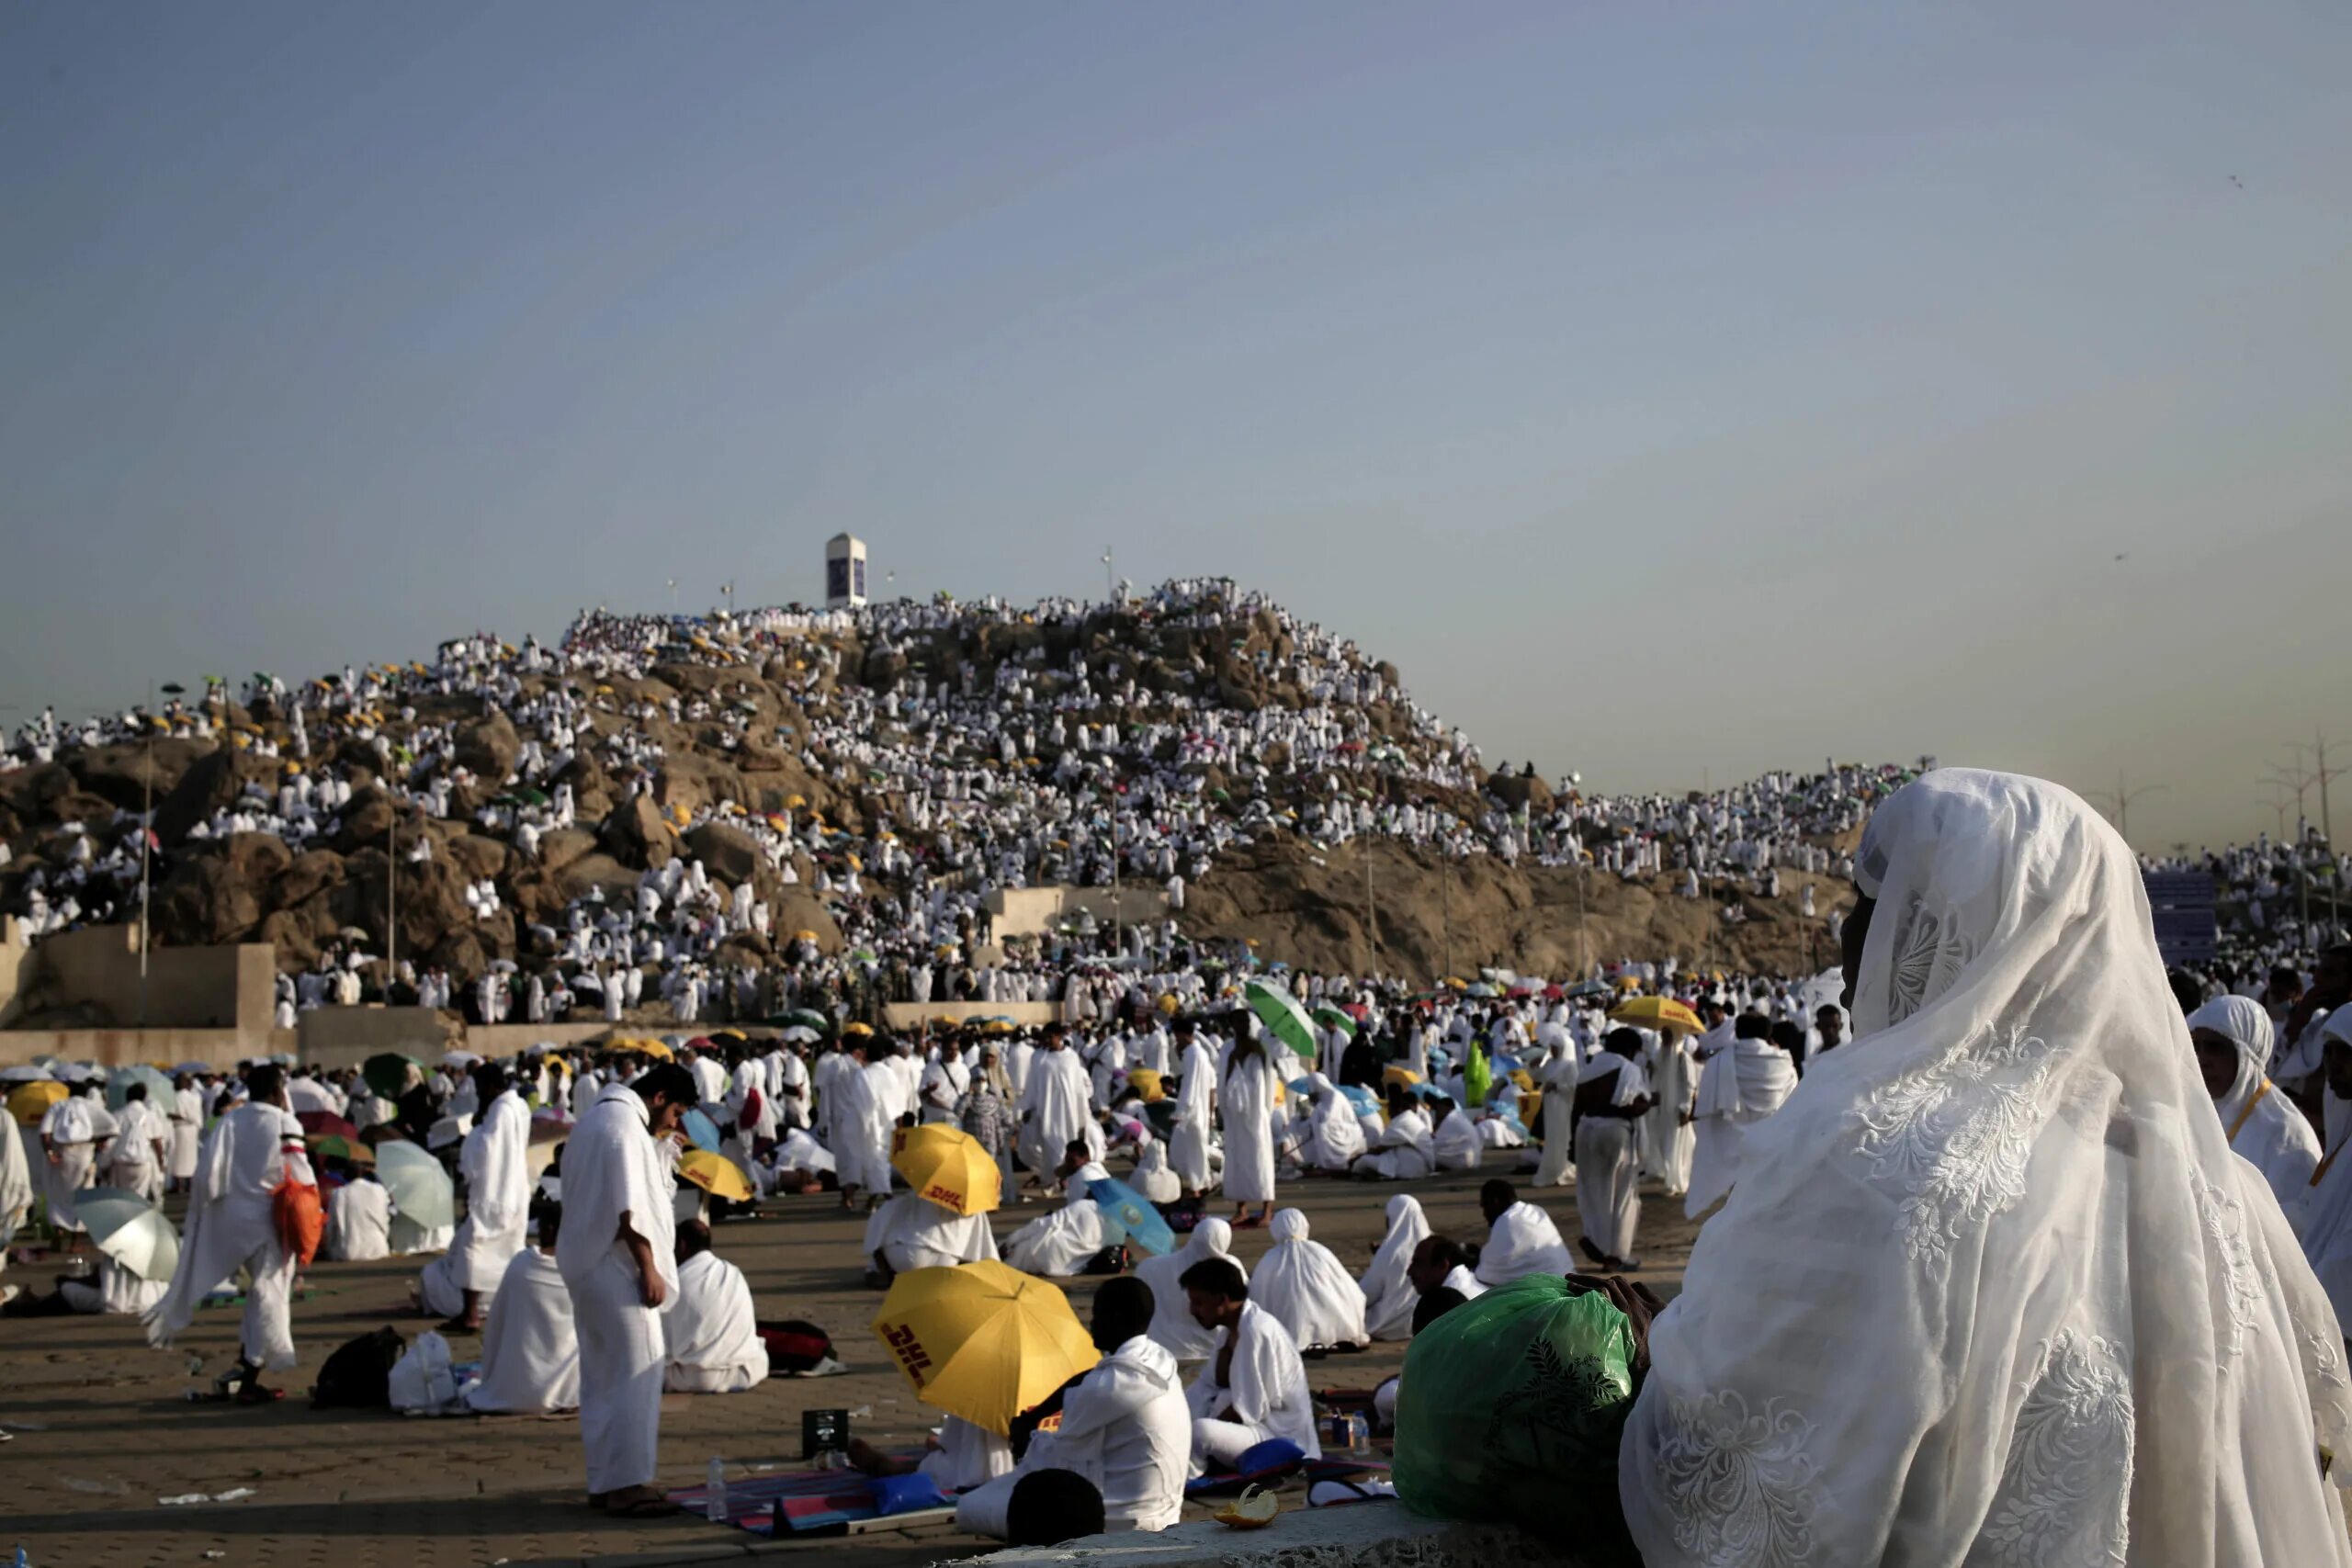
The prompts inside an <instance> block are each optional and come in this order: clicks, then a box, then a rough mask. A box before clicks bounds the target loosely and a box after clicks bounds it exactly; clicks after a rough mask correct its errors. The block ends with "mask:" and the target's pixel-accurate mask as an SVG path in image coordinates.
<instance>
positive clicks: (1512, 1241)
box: [1476, 1181, 1576, 1287]
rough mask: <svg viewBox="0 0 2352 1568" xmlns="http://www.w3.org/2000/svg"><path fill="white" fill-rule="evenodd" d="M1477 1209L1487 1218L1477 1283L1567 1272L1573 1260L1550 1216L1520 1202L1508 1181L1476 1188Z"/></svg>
mask: <svg viewBox="0 0 2352 1568" xmlns="http://www.w3.org/2000/svg"><path fill="white" fill-rule="evenodd" d="M1478 1212H1479V1213H1482V1214H1484V1215H1486V1217H1487V1245H1486V1246H1485V1247H1482V1248H1480V1249H1479V1252H1478V1268H1477V1270H1476V1272H1477V1276H1478V1282H1479V1283H1480V1284H1482V1285H1487V1286H1490V1287H1491V1286H1495V1285H1508V1284H1510V1282H1511V1281H1512V1280H1521V1279H1525V1278H1526V1277H1527V1276H1528V1275H1530V1274H1563V1275H1565V1274H1568V1273H1572V1272H1574V1271H1575V1269H1576V1260H1575V1259H1574V1258H1570V1257H1569V1256H1568V1244H1567V1243H1566V1242H1565V1241H1563V1240H1561V1239H1560V1227H1559V1226H1558V1225H1556V1224H1553V1223H1552V1216H1551V1215H1549V1214H1547V1213H1544V1211H1543V1210H1541V1209H1539V1208H1537V1207H1536V1206H1535V1205H1534V1204H1532V1203H1525V1202H1521V1201H1520V1196H1519V1194H1518V1192H1517V1191H1515V1190H1512V1187H1511V1184H1510V1182H1508V1181H1489V1182H1487V1184H1486V1186H1484V1187H1482V1188H1480V1189H1479V1190H1478Z"/></svg>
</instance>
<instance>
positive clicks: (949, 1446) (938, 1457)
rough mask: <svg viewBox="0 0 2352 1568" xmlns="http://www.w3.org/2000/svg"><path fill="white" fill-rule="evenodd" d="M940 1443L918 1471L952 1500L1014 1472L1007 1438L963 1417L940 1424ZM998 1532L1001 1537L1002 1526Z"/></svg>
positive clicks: (925, 1457)
mask: <svg viewBox="0 0 2352 1568" xmlns="http://www.w3.org/2000/svg"><path fill="white" fill-rule="evenodd" d="M938 1442H939V1446H938V1447H937V1448H935V1449H933V1450H931V1451H930V1452H929V1453H927V1454H925V1455H923V1456H922V1463H921V1464H920V1465H918V1466H916V1468H917V1469H918V1470H920V1471H922V1473H923V1474H925V1475H928V1476H930V1477H931V1480H932V1484H933V1485H934V1486H936V1487H938V1488H939V1489H940V1491H942V1492H944V1493H945V1494H946V1495H949V1496H951V1497H952V1496H954V1495H956V1493H958V1492H965V1491H968V1490H970V1489H971V1488H973V1487H975V1486H982V1485H985V1484H987V1483H989V1482H990V1481H993V1480H995V1479H996V1478H997V1477H998V1476H1000V1475H1009V1474H1011V1473H1012V1444H1011V1443H1010V1442H1008V1441H1006V1439H1005V1438H1004V1437H1003V1435H1002V1434H1001V1433H997V1432H991V1431H989V1429H988V1428H987V1427H975V1426H973V1425H972V1424H971V1423H970V1422H969V1421H967V1420H965V1419H964V1418H963V1417H962V1416H948V1417H947V1418H946V1419H945V1420H944V1421H942V1422H941V1423H940V1424H939V1438H938ZM1010 1495H1011V1492H1010V1488H1008V1489H1007V1496H1008V1497H1010ZM958 1506H959V1507H960V1506H961V1505H960V1504H959V1505H958ZM996 1533H997V1534H998V1535H1000V1536H1001V1535H1002V1534H1003V1533H1004V1531H1003V1529H1002V1527H1001V1526H1000V1527H999V1529H998V1530H997V1532H996Z"/></svg>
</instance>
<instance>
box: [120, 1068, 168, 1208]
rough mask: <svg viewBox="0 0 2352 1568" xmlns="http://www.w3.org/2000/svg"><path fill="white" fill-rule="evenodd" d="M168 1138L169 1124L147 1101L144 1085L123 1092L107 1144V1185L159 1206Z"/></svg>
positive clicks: (134, 1086) (133, 1086) (162, 1195)
mask: <svg viewBox="0 0 2352 1568" xmlns="http://www.w3.org/2000/svg"><path fill="white" fill-rule="evenodd" d="M171 1139H172V1133H171V1123H170V1122H166V1121H165V1120H164V1117H163V1115H162V1114H161V1113H160V1112H159V1111H156V1109H155V1108H154V1107H153V1106H152V1105H150V1104H149V1103H148V1102H147V1086H146V1085H145V1084H143V1083H135V1084H132V1085H131V1086H130V1089H126V1090H125V1091H124V1092H123V1101H122V1109H121V1110H120V1111H116V1112H115V1132H114V1141H113V1142H112V1143H110V1144H108V1145H107V1158H106V1181H107V1186H109V1187H116V1188H119V1189H121V1190H123V1191H125V1192H129V1193H131V1194H133V1195H134V1196H137V1197H141V1198H144V1199H146V1200H147V1201H149V1202H150V1203H157V1204H160V1203H162V1202H163V1201H164V1169H165V1168H166V1167H167V1165H168V1164H169V1162H170V1159H171Z"/></svg>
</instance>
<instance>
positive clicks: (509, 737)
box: [456, 708, 523, 785]
mask: <svg viewBox="0 0 2352 1568" xmlns="http://www.w3.org/2000/svg"><path fill="white" fill-rule="evenodd" d="M456 740H457V746H456V752H457V759H458V766H459V767H461V768H469V769H471V770H472V771H473V772H475V773H479V774H481V776H482V777H483V778H484V779H487V780H488V781H490V783H491V784H493V785H499V784H504V783H505V782H506V776H507V775H508V774H509V773H513V772H514V771H515V759H516V758H517V757H520V756H521V755H522V754H523V738H522V737H521V736H519V735H517V734H515V726H514V724H513V722H512V721H510V720H509V719H508V718H507V716H506V715H505V712H504V711H503V709H499V708H492V710H491V711H490V712H489V713H487V714H484V715H483V716H481V717H480V718H477V719H475V720H473V721H472V722H471V723H469V724H463V725H459V726H458V733H457V736H456Z"/></svg>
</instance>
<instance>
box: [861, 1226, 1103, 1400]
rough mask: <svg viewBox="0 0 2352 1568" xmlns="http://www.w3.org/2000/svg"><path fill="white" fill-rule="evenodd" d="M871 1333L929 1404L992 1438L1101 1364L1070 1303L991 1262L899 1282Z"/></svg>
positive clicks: (920, 1272) (910, 1274) (915, 1273)
mask: <svg viewBox="0 0 2352 1568" xmlns="http://www.w3.org/2000/svg"><path fill="white" fill-rule="evenodd" d="M874 1332H875V1334H876V1336H878V1337H880V1339H881V1341H882V1343H883V1344H884V1345H885V1346H886V1347H888V1349H889V1351H890V1356H891V1359H894V1360H895V1361H897V1362H898V1364H899V1371H901V1372H903V1373H905V1374H906V1379H907V1382H909V1383H910V1384H911V1385H912V1386H913V1388H914V1391H915V1394H916V1396H917V1397H918V1398H920V1399H921V1400H922V1402H923V1403H924V1404H928V1405H931V1406H933V1408H935V1409H939V1410H944V1411H946V1412H947V1413H948V1414H949V1415H951V1416H962V1417H963V1418H964V1419H965V1420H967V1421H969V1422H970V1423H972V1425H974V1426H975V1427H985V1428H986V1429H987V1430H989V1431H991V1432H997V1433H1002V1432H1005V1431H1007V1430H1009V1429H1010V1428H1011V1427H1012V1418H1013V1417H1014V1416H1018V1415H1020V1414H1021V1413H1022V1412H1023V1411H1024V1410H1026V1409H1028V1408H1030V1407H1031V1406H1032V1405H1034V1404H1037V1403H1038V1402H1039V1401H1041V1400H1043V1399H1044V1398H1045V1397H1046V1395H1047V1394H1049V1393H1053V1392H1054V1390H1056V1389H1057V1388H1059V1387H1061V1385H1062V1384H1064V1383H1066V1382H1069V1380H1070V1379H1072V1378H1074V1377H1076V1376H1077V1375H1078V1374H1079V1373H1080V1372H1082V1371H1087V1370H1088V1369H1089V1368H1091V1367H1092V1366H1093V1365H1094V1363H1095V1362H1096V1361H1098V1360H1100V1359H1102V1353H1101V1352H1100V1351H1098V1350H1096V1349H1095V1348H1094V1342H1093V1341H1092V1340H1091V1339H1090V1338H1089V1337H1087V1333H1086V1328H1085V1325H1082V1324H1080V1322H1079V1321H1078V1314H1076V1313H1075V1312H1073V1311H1071V1310H1070V1304H1069V1297H1068V1296H1065V1295H1063V1294H1062V1292H1060V1291H1059V1290H1058V1289H1057V1288H1056V1287H1054V1286H1052V1285H1049V1284H1047V1283H1046V1281H1045V1280H1034V1279H1031V1278H1030V1277H1029V1276H1028V1275H1026V1274H1023V1273H1022V1272H1021V1271H1020V1270H1019V1269H1008V1268H1006V1267H1005V1266H1004V1265H1003V1264H1001V1263H998V1262H995V1261H993V1260H989V1261H984V1262H979V1263H966V1264H963V1265H961V1266H960V1267H958V1268H955V1269H910V1270H908V1271H907V1272H906V1273H904V1274H901V1275H899V1277H898V1279H897V1280H896V1281H894V1282H893V1283H892V1284H891V1286H890V1293H889V1294H888V1295H887V1296H885V1297H884V1298H883V1299H882V1310H881V1312H880V1313H879V1314H876V1317H875V1319H874Z"/></svg>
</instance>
